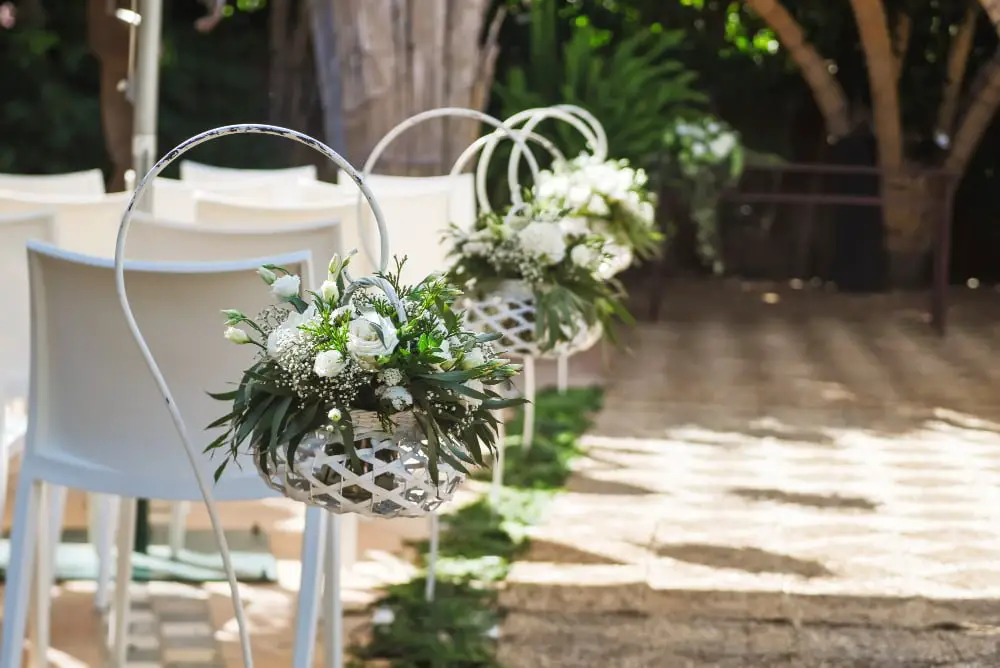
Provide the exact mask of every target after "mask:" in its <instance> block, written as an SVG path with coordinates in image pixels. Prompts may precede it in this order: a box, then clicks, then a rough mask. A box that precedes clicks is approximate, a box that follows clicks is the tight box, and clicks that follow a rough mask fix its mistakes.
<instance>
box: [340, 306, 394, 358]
mask: <svg viewBox="0 0 1000 668" xmlns="http://www.w3.org/2000/svg"><path fill="white" fill-rule="evenodd" d="M398 343H399V337H398V336H397V334H396V326H395V325H394V324H393V322H392V320H391V319H390V318H386V317H385V316H382V315H379V314H378V313H376V312H375V311H366V312H364V313H362V314H361V316H360V317H358V318H356V319H354V320H352V321H351V324H350V325H348V328H347V352H349V353H350V354H351V356H352V357H353V358H354V359H356V360H358V361H359V362H361V363H362V364H364V365H366V366H369V367H370V366H373V365H374V364H375V360H376V359H377V358H379V357H381V356H383V355H391V354H392V351H393V350H395V349H396V345H397V344H398Z"/></svg>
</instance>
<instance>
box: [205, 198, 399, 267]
mask: <svg viewBox="0 0 1000 668" xmlns="http://www.w3.org/2000/svg"><path fill="white" fill-rule="evenodd" d="M379 204H380V205H382V201H381V200H380V201H379ZM383 209H384V205H383ZM195 211H196V214H195V221H197V223H198V224H200V225H204V226H206V227H209V226H211V227H219V228H222V227H226V228H230V229H239V230H249V229H274V228H280V227H283V226H287V225H297V224H302V223H313V222H315V221H317V220H337V221H340V234H341V241H342V243H343V244H344V248H345V249H347V250H349V249H352V248H360V247H361V245H360V239H359V236H358V223H357V218H358V214H357V203H356V201H355V199H354V198H353V197H346V196H345V197H344V198H342V199H340V200H337V201H334V200H331V201H328V202H321V203H313V204H293V203H289V204H284V205H278V204H267V203H264V202H255V201H253V200H248V199H237V198H235V197H223V196H221V195H211V194H208V193H199V194H198V196H197V199H196V201H195ZM351 264H352V266H353V267H354V271H353V272H352V273H355V274H365V273H369V272H370V271H371V267H370V263H368V262H367V260H366V259H365V258H363V257H362V256H361V254H360V253H359V254H358V255H356V256H355V257H354V259H352V260H351Z"/></svg>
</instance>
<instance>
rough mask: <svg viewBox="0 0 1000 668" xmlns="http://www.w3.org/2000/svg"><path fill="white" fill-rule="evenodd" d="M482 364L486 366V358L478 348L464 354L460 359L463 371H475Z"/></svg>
mask: <svg viewBox="0 0 1000 668" xmlns="http://www.w3.org/2000/svg"><path fill="white" fill-rule="evenodd" d="M484 364H486V356H485V355H483V351H482V350H480V349H479V348H473V349H472V350H470V351H469V352H467V353H465V357H463V358H462V368H463V369H475V368H476V367H479V366H483V365H484Z"/></svg>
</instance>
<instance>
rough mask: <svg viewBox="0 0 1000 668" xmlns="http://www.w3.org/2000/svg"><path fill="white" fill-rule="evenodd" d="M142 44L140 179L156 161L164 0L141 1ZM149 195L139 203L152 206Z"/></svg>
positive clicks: (135, 133) (136, 140)
mask: <svg viewBox="0 0 1000 668" xmlns="http://www.w3.org/2000/svg"><path fill="white" fill-rule="evenodd" d="M139 15H140V16H141V17H142V19H141V21H140V23H139V44H138V52H137V54H136V64H135V78H136V81H135V82H133V86H134V88H133V90H134V91H135V109H134V112H133V117H132V118H133V128H132V167H133V169H135V173H136V182H138V181H140V180H141V179H142V177H143V176H145V175H146V172H148V171H149V170H150V169H151V168H152V166H153V164H154V163H155V162H156V119H157V111H158V108H159V101H160V40H161V34H162V30H163V0H140V4H139ZM151 202H152V200H151V198H150V196H149V195H147V196H145V197H143V198H142V199H140V200H139V201H138V202H137V203H136V204H137V206H138V207H139V208H140V209H141V210H144V211H149V210H150V209H151V208H152V207H151Z"/></svg>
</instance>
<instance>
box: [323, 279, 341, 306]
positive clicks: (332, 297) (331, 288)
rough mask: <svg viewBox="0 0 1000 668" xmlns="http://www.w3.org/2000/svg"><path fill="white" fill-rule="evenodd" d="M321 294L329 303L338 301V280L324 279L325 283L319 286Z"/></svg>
mask: <svg viewBox="0 0 1000 668" xmlns="http://www.w3.org/2000/svg"><path fill="white" fill-rule="evenodd" d="M319 294H320V295H322V297H323V299H324V300H325V301H326V302H327V303H329V304H332V303H333V302H335V301H337V299H338V298H339V297H340V288H338V287H337V281H336V280H333V281H323V285H321V286H319Z"/></svg>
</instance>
